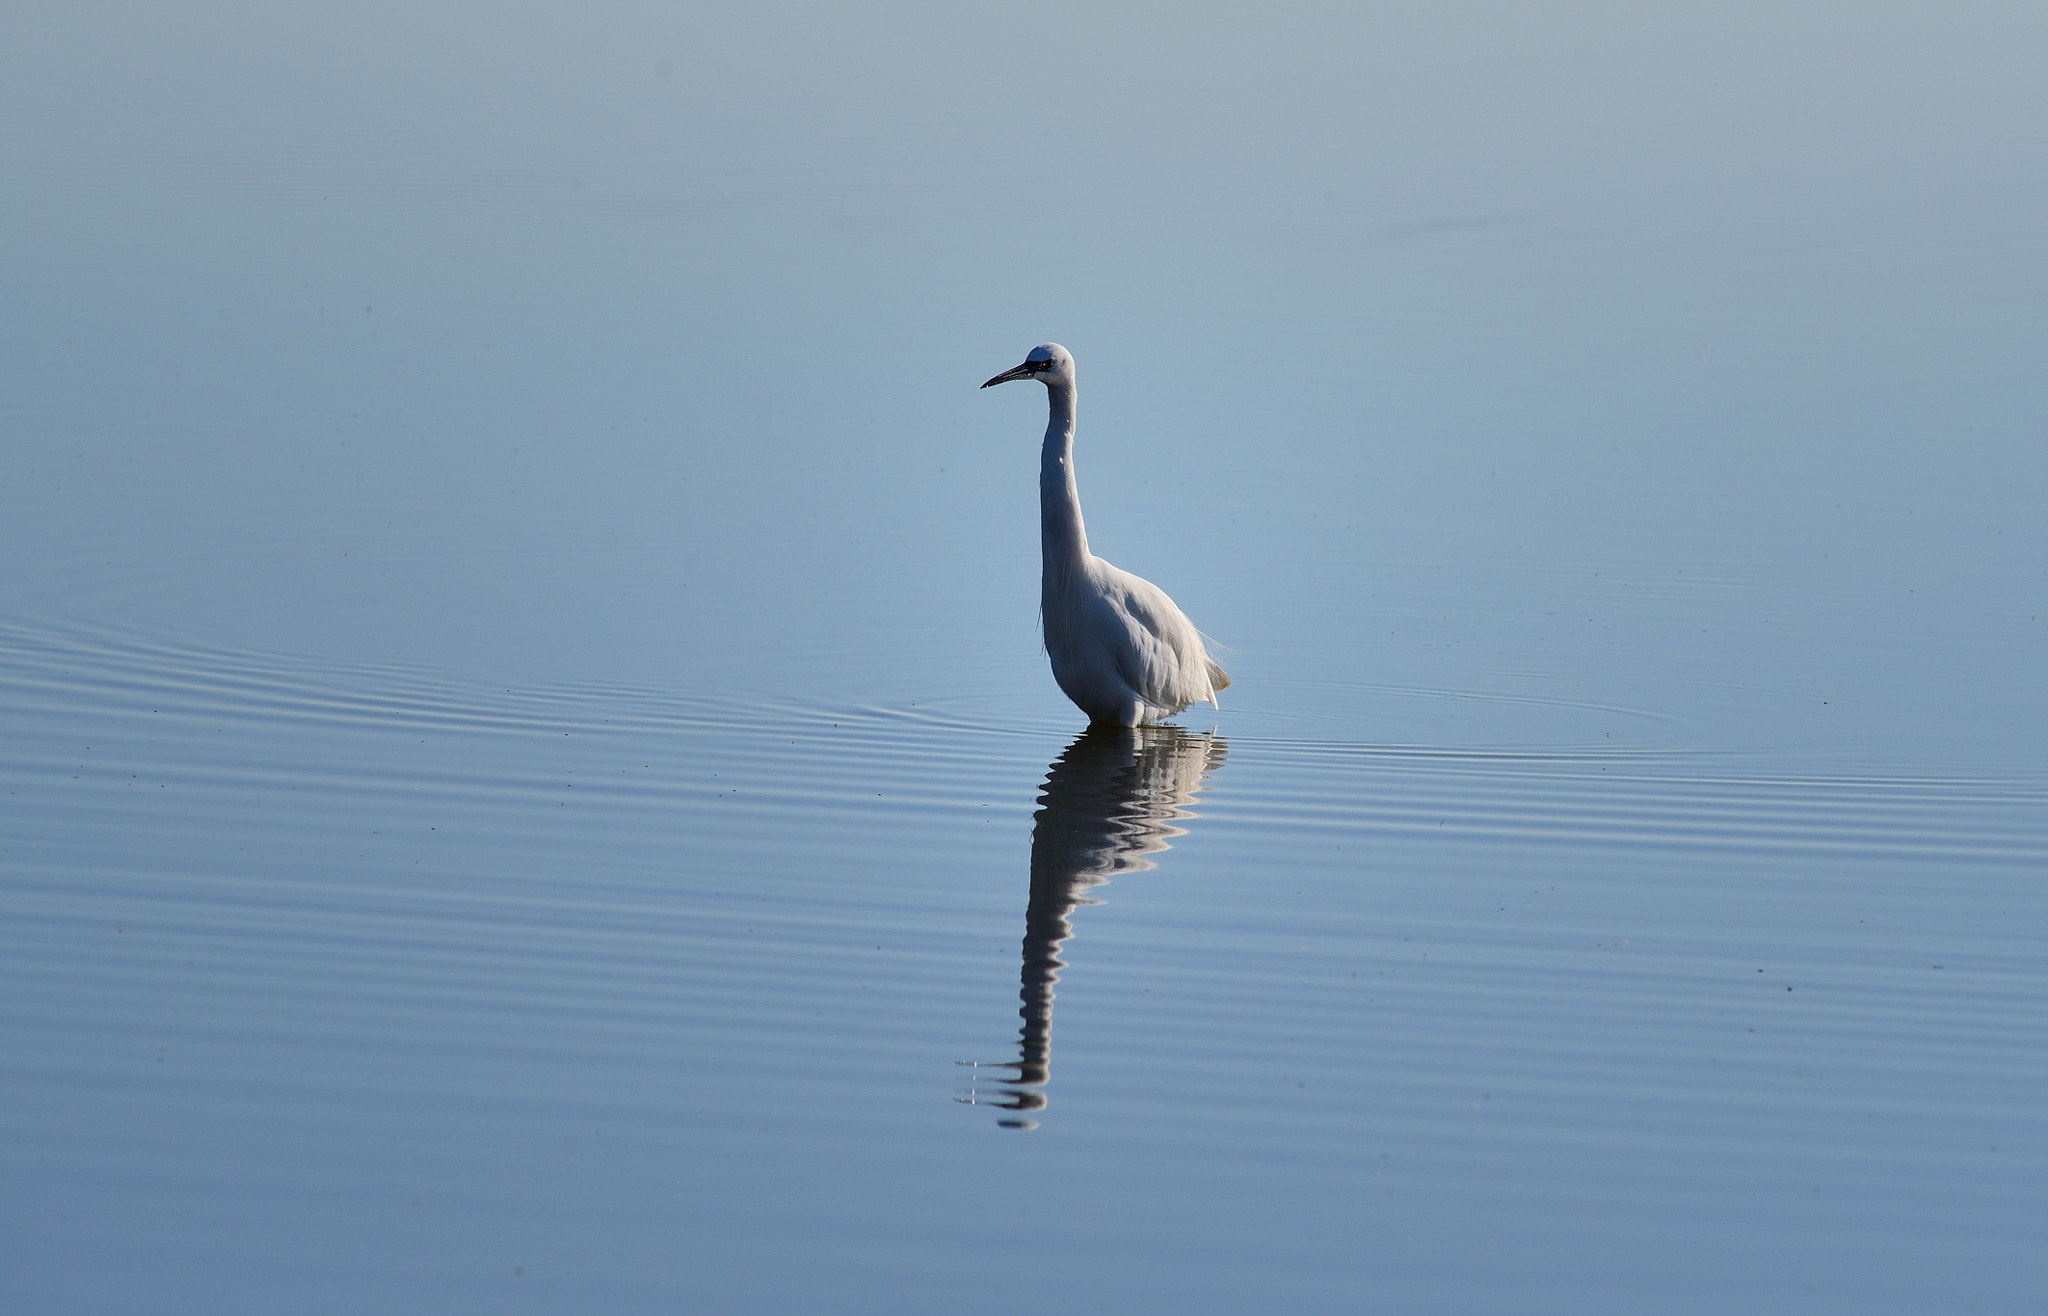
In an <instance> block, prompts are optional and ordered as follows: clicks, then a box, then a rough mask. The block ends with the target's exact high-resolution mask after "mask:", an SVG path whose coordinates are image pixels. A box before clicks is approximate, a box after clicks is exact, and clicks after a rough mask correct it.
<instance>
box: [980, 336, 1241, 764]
mask: <svg viewBox="0 0 2048 1316" xmlns="http://www.w3.org/2000/svg"><path fill="white" fill-rule="evenodd" d="M1013 379H1035V380H1037V381H1039V382H1040V383H1041V384H1044V385H1045V388H1046V393H1047V396H1048V399H1049V402H1050V407H1051V413H1052V414H1051V417H1050V418H1049V419H1048V420H1047V421H1046V425H1045V448H1044V451H1043V452H1042V454H1041V455H1040V457H1039V463H1038V528H1039V544H1040V548H1041V551H1042V553H1043V555H1044V557H1043V562H1044V565H1043V569H1042V570H1043V574H1042V575H1041V577H1040V581H1039V595H1038V616H1039V621H1040V622H1041V623H1042V624H1043V625H1044V627H1045V652H1046V656H1047V657H1049V658H1050V659H1052V679H1053V680H1055V681H1058V682H1059V684H1060V689H1062V690H1064V691H1066V693H1067V698H1069V699H1071V700H1073V701H1074V702H1075V703H1076V704H1078V705H1080V707H1081V711H1082V712H1084V713H1086V714H1087V715H1088V718H1089V720H1090V721H1091V722H1111V723H1116V724H1118V725H1121V726H1127V727H1134V726H1139V725H1141V724H1143V723H1146V722H1156V721H1158V720H1159V719H1161V718H1165V717H1172V716H1173V715H1174V714H1175V713H1178V712H1180V710H1182V709H1183V708H1186V707H1187V706H1188V705H1189V704H1193V703H1198V702H1200V701H1202V700H1205V699H1206V700H1208V701H1209V704H1210V706H1211V707H1216V706H1217V704H1216V692H1217V691H1218V690H1221V689H1223V688H1224V687H1226V686H1228V685H1229V684H1230V678H1229V677H1228V676H1226V675H1224V674H1223V669H1222V668H1221V667H1218V666H1217V665H1216V663H1215V660H1214V659H1212V658H1210V657H1209V651H1208V649H1207V647H1205V645H1204V644H1203V638H1202V633H1201V632H1200V631H1198V630H1196V629H1195V624H1194V623H1193V622H1191V621H1189V620H1188V619H1187V615H1186V614H1185V613H1183V612H1182V611H1181V610H1180V609H1179V608H1178V607H1176V606H1174V602H1173V600H1172V599H1170V598H1167V597H1166V591H1165V590H1163V589H1160V588H1159V587H1158V586H1157V585H1154V584H1153V583H1152V582H1151V581H1149V580H1144V579H1141V578H1140V577H1137V576H1134V575H1132V574H1131V573H1130V572H1128V571H1121V570H1118V569H1117V568H1116V567H1113V566H1111V565H1110V564H1109V563H1107V562H1104V561H1103V560H1102V559H1101V558H1099V557H1096V556H1095V555H1094V554H1093V553H1090V552H1089V551H1088V532H1087V530H1086V529H1084V528H1083V527H1082V525H1081V494H1080V490H1079V489H1078V488H1077V487H1076V485H1075V483H1074V358H1073V357H1072V356H1071V355H1069V354H1068V352H1067V349H1066V348H1064V347H1061V346H1060V345H1059V344H1058V343H1041V344H1039V345H1038V346H1037V347H1034V348H1032V349H1031V355H1030V356H1027V357H1025V358H1024V364H1022V365H1020V366H1018V367H1017V368H1016V369H1014V370H1005V371H1004V372H1003V373H1002V374H1000V375H997V376H996V377H995V378H994V379H991V380H989V381H988V383H987V384H983V385H982V387H983V388H987V387H989V385H990V384H1003V383H1008V382H1009V381H1010V380H1013Z"/></svg>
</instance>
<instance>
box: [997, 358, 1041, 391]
mask: <svg viewBox="0 0 2048 1316" xmlns="http://www.w3.org/2000/svg"><path fill="white" fill-rule="evenodd" d="M1045 364H1046V363H1045V362H1043V361H1026V362H1025V363H1024V364H1023V365H1021V366H1014V367H1012V368H1011V369H1008V370H1005V371H1004V372H1003V373H1002V374H1000V375H997V376H996V377H995V378H994V379H991V380H990V381H988V384H1007V383H1009V382H1010V381H1011V380H1013V379H1030V378H1031V377H1032V375H1033V374H1034V373H1035V372H1037V371H1040V370H1043V369H1045ZM988 384H983V385H982V387H983V388H987V387H988Z"/></svg>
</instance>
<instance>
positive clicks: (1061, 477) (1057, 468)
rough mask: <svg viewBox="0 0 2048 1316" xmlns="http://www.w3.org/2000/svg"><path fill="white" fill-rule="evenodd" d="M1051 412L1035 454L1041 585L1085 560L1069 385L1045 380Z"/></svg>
mask: <svg viewBox="0 0 2048 1316" xmlns="http://www.w3.org/2000/svg"><path fill="white" fill-rule="evenodd" d="M1045 391H1046V393H1047V395H1048V396H1049V398H1050V401H1051V411H1052V414H1051V416H1050V417H1049V418H1048V419H1047V420H1046V422H1045V449H1044V451H1043V452H1042V453H1041V454H1040V455H1039V459H1038V537H1039V547H1040V549H1041V551H1042V552H1043V554H1044V577H1043V579H1044V585H1045V587H1046V588H1047V589H1051V588H1052V587H1053V584H1054V582H1055V581H1056V580H1059V579H1062V578H1064V577H1065V575H1066V574H1067V573H1068V572H1069V571H1071V570H1073V569H1074V568H1075V567H1077V566H1079V565H1080V564H1081V563H1083V562H1086V561H1087V560H1088V531H1087V529H1086V528H1085V527H1083V526H1082V524H1081V491H1080V489H1079V488H1078V487H1077V486H1076V485H1075V483H1074V386H1073V385H1072V384H1048V385H1046V389H1045Z"/></svg>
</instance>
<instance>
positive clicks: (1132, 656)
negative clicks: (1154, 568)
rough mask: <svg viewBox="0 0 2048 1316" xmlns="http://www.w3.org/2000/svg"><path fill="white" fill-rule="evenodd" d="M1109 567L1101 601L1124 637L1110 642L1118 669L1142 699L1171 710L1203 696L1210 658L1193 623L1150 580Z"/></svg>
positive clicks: (1208, 688) (1207, 689) (1208, 684)
mask: <svg viewBox="0 0 2048 1316" xmlns="http://www.w3.org/2000/svg"><path fill="white" fill-rule="evenodd" d="M1104 565H1105V566H1107V565H1108V564H1107V563H1105V564H1104ZM1109 570H1110V571H1111V572H1113V573H1114V575H1113V576H1112V577H1111V578H1110V579H1109V580H1108V581H1106V582H1105V583H1106V584H1107V585H1108V586H1109V588H1107V589H1105V590H1104V591H1103V594H1102V598H1103V602H1104V603H1105V605H1107V606H1108V607H1109V609H1110V610H1111V611H1112V612H1113V613H1114V614H1115V616H1116V619H1117V622H1118V625H1117V626H1116V627H1115V630H1117V631H1121V632H1122V634H1123V635H1124V636H1125V637H1126V639H1127V643H1124V644H1120V645H1115V646H1114V647H1113V652H1112V655H1111V656H1112V657H1113V659H1114V660H1115V662H1116V666H1117V672H1118V675H1120V676H1122V677H1123V679H1124V681H1125V682H1126V683H1127V684H1128V685H1129V686H1130V687H1131V689H1132V690H1134V691H1136V692H1137V694H1138V697H1139V698H1141V699H1143V700H1144V701H1145V702H1146V703H1148V704H1152V705H1154V706H1156V707H1159V708H1165V709H1168V710H1171V711H1174V712H1178V711H1179V710H1180V709H1183V708H1185V707H1187V706H1188V705H1189V704H1192V703H1194V702H1195V701H1196V700H1198V699H1207V698H1209V695H1210V692H1211V690H1212V688H1214V687H1213V686H1212V684H1211V681H1210V679H1209V672H1210V669H1211V667H1212V666H1213V664H1211V663H1210V662H1209V655H1208V652H1207V651H1206V650H1205V649H1204V648H1203V646H1202V637H1201V634H1200V633H1199V632H1197V631H1196V630H1195V627H1194V623H1193V622H1190V621H1189V620H1188V619H1187V616H1186V615H1185V614H1184V613H1182V612H1181V610H1180V609H1179V608H1178V607H1176V606H1175V605H1174V602H1173V600H1172V599H1170V598H1168V597H1167V596H1166V591H1165V590H1163V589H1160V588H1159V587H1158V586H1157V585H1154V584H1153V583H1152V582H1151V581H1149V580H1146V579H1144V578H1143V577H1142V576H1134V575H1132V574H1131V573H1130V572H1128V571H1121V570H1118V569H1117V568H1115V567H1110V568H1109Z"/></svg>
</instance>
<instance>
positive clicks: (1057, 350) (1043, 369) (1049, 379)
mask: <svg viewBox="0 0 2048 1316" xmlns="http://www.w3.org/2000/svg"><path fill="white" fill-rule="evenodd" d="M1013 379H1035V380H1037V381H1039V382H1040V383H1042V384H1071V383H1073V382H1074V358H1073V357H1071V356H1069V355H1068V354H1067V349H1066V348H1064V347H1061V346H1060V345H1059V344H1058V343H1040V344H1039V345H1038V346H1036V347H1034V348H1032V349H1031V355H1029V356H1027V357H1025V358H1024V364H1023V365H1020V366H1016V367H1013V368H1012V369H1009V370H1005V371H1004V372H1003V373H1002V374H1000V375H997V376H996V377H995V378H994V379H991V380H989V381H988V384H983V385H982V387H983V388H987V387H988V386H989V384H1007V383H1009V382H1010V381H1011V380H1013Z"/></svg>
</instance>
